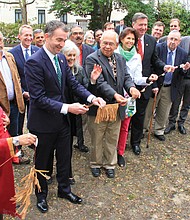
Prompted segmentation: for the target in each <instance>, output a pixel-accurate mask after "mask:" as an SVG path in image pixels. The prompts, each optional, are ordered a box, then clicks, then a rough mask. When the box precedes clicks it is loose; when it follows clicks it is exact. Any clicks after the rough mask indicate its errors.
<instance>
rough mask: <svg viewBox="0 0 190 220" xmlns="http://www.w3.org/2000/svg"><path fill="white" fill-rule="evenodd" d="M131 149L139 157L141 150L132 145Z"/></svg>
mask: <svg viewBox="0 0 190 220" xmlns="http://www.w3.org/2000/svg"><path fill="white" fill-rule="evenodd" d="M132 148H133V153H134V154H136V155H139V154H140V153H141V148H140V146H139V145H134V146H132Z"/></svg>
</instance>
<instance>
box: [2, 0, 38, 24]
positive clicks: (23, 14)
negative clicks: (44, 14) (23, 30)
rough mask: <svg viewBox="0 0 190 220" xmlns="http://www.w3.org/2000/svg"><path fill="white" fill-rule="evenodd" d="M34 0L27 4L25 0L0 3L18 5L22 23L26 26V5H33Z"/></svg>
mask: <svg viewBox="0 0 190 220" xmlns="http://www.w3.org/2000/svg"><path fill="white" fill-rule="evenodd" d="M34 2H35V0H31V1H30V2H28V1H27V0H15V1H11V2H8V1H0V3H4V4H9V5H19V7H20V9H21V14H22V23H23V24H27V5H30V4H32V3H34Z"/></svg>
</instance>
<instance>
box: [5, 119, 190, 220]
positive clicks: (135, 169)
mask: <svg viewBox="0 0 190 220" xmlns="http://www.w3.org/2000/svg"><path fill="white" fill-rule="evenodd" d="M185 125H186V128H187V135H181V134H180V133H179V132H178V131H177V130H175V131H173V132H171V134H169V135H167V136H166V141H165V142H160V141H158V140H156V139H155V138H154V137H153V136H152V137H151V143H150V146H149V148H146V138H144V139H143V140H142V153H141V155H140V156H135V155H134V154H133V152H132V150H131V149H130V148H127V150H126V152H125V158H126V161H127V166H126V167H125V168H120V167H118V166H117V167H116V177H115V178H114V179H108V178H107V177H106V176H105V173H104V171H102V175H101V176H100V177H99V178H94V177H93V176H92V175H91V172H90V168H89V157H90V153H86V154H85V153H81V152H79V151H78V150H76V149H74V150H73V170H74V177H75V179H76V184H75V185H74V186H72V191H73V192H74V193H76V194H77V195H79V196H81V197H82V198H83V199H84V202H83V204H82V205H74V204H71V203H70V202H68V201H66V200H64V199H60V198H57V183H56V179H55V176H54V181H53V184H52V185H50V186H49V194H48V204H49V211H48V213H46V214H42V213H40V212H39V211H38V210H37V208H36V198H35V195H32V196H31V203H32V204H31V206H30V208H29V210H28V215H27V217H26V219H27V220H39V219H47V220H50V219H51V220H54V219H55V220H67V219H70V220H99V219H101V220H112V219H113V220H115V219H116V220H165V219H166V220H169V219H170V220H178V219H180V220H189V219H190V208H189V207H190V119H189V118H188V120H187V122H186V124H185ZM86 145H87V146H90V142H89V138H88V137H86ZM26 151H27V152H26V153H27V154H28V155H30V158H31V160H32V157H33V152H32V150H30V149H27V150H26ZM30 167H31V165H27V166H14V170H15V182H16V185H18V184H19V181H18V180H19V179H20V178H21V177H23V176H25V175H26V174H28V172H29V170H30ZM54 173H55V172H54ZM7 219H10V218H7Z"/></svg>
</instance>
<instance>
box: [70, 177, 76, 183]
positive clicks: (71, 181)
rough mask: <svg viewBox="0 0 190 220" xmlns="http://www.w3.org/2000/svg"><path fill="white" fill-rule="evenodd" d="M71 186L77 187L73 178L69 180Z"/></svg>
mask: <svg viewBox="0 0 190 220" xmlns="http://www.w3.org/2000/svg"><path fill="white" fill-rule="evenodd" d="M69 184H70V185H75V179H74V178H73V177H71V178H69Z"/></svg>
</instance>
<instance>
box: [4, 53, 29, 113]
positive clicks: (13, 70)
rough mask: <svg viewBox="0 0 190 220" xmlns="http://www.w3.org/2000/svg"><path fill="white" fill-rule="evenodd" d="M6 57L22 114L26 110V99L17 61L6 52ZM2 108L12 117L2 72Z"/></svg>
mask: <svg viewBox="0 0 190 220" xmlns="http://www.w3.org/2000/svg"><path fill="white" fill-rule="evenodd" d="M5 57H6V59H7V63H8V65H9V68H10V70H11V74H12V80H13V84H14V91H15V98H16V103H17V105H18V110H19V112H20V113H24V110H25V105H24V99H23V95H22V89H21V84H20V77H19V74H18V70H17V66H16V63H15V59H14V57H13V55H12V54H11V53H9V52H5ZM0 106H1V107H2V108H3V110H4V111H5V113H6V114H7V115H8V116H9V115H10V103H9V100H8V95H7V89H6V85H5V82H4V79H3V76H2V73H1V72H0Z"/></svg>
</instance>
